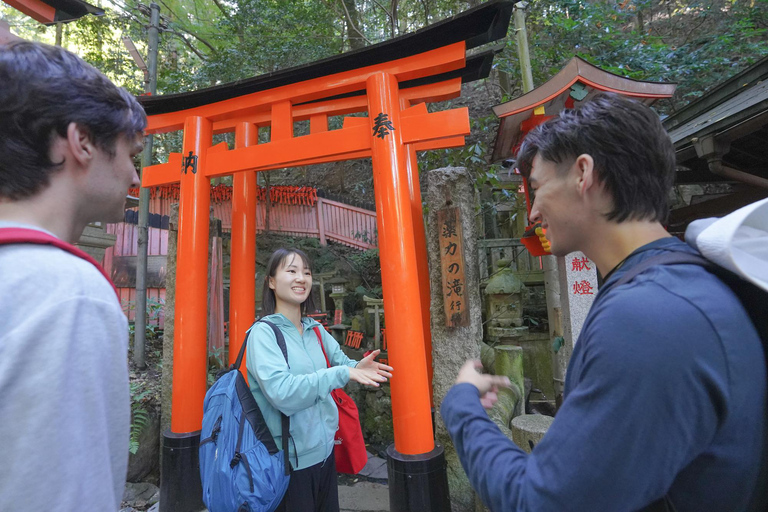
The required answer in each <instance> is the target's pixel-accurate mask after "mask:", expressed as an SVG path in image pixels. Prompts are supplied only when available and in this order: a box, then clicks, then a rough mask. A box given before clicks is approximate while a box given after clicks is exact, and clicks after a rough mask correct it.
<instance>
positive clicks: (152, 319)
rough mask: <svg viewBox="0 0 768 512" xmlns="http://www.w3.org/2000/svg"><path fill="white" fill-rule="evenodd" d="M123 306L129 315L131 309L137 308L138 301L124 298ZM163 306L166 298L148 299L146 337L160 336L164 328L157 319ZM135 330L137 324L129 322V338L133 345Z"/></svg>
mask: <svg viewBox="0 0 768 512" xmlns="http://www.w3.org/2000/svg"><path fill="white" fill-rule="evenodd" d="M122 307H123V312H124V313H125V314H126V316H127V315H128V313H129V312H130V311H133V310H135V309H136V301H133V300H131V301H126V300H123V303H122ZM163 308H165V299H155V298H150V299H147V316H146V322H147V325H146V334H145V335H144V337H145V339H147V340H153V339H156V338H158V337H159V336H160V334H161V332H162V330H161V329H160V327H159V326H158V325H157V319H158V318H159V317H160V313H161V312H162V311H163ZM135 332H136V325H135V324H134V323H133V322H129V324H128V339H129V340H130V345H131V346H133V339H134V334H135Z"/></svg>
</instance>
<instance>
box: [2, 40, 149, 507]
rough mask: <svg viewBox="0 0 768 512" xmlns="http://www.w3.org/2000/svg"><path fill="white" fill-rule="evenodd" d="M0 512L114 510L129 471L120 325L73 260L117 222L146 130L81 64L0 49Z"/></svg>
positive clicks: (51, 52) (113, 304)
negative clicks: (101, 225) (104, 225)
mask: <svg viewBox="0 0 768 512" xmlns="http://www.w3.org/2000/svg"><path fill="white" fill-rule="evenodd" d="M0 119H2V122H0V269H2V270H0V272H2V279H0V310H2V315H0V396H2V399H1V400H0V439H2V440H3V445H4V448H3V455H2V464H0V510H9V511H10V510H13V511H40V510H46V511H50V510H62V511H72V510H89V511H90V510H94V511H96V510H98V511H108V510H117V509H118V508H119V506H120V501H121V498H122V493H123V488H124V485H125V476H126V469H127V463H128V439H129V425H130V404H129V390H128V367H127V343H128V339H127V338H128V325H127V321H126V318H125V315H124V314H123V311H122V308H121V305H120V302H119V301H118V299H117V297H116V294H115V291H114V288H113V286H112V285H111V283H110V281H109V280H108V279H107V278H106V276H104V275H103V274H102V272H101V269H100V267H98V264H96V263H95V262H94V261H93V260H90V261H88V256H87V255H85V254H84V253H82V252H81V251H79V250H78V249H76V248H74V247H73V246H72V245H71V244H72V243H74V242H76V241H77V240H78V239H79V238H80V235H81V234H82V231H83V229H84V228H85V226H86V225H87V224H89V223H92V222H96V221H102V222H119V221H121V220H122V218H123V212H124V209H125V199H126V195H127V192H128V189H129V188H130V187H135V186H137V185H138V184H139V179H138V176H137V172H136V167H135V166H134V162H133V159H134V156H136V155H137V154H138V153H139V152H140V151H141V149H142V141H143V131H144V128H145V127H146V116H145V114H144V111H143V109H142V108H141V106H140V105H139V104H138V102H137V101H136V99H135V98H134V97H133V96H132V95H131V94H129V93H128V92H127V91H125V90H124V89H121V88H119V87H117V86H115V85H114V84H113V83H111V82H110V81H109V80H108V79H107V78H106V77H105V76H104V75H103V74H102V73H100V72H99V71H97V70H96V69H95V68H93V67H92V66H90V65H89V64H87V63H85V62H84V61H82V60H81V59H80V58H78V57H77V56H75V55H73V54H71V53H69V52H67V51H66V50H63V49H61V48H58V47H53V46H48V45H44V44H38V43H32V42H26V41H21V42H10V43H9V44H7V45H6V46H0Z"/></svg>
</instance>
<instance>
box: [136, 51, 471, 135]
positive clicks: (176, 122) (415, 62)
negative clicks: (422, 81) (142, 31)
mask: <svg viewBox="0 0 768 512" xmlns="http://www.w3.org/2000/svg"><path fill="white" fill-rule="evenodd" d="M464 65H465V44H464V42H463V41H461V42H458V43H454V44H451V45H447V46H443V47H441V48H437V49H435V50H430V51H428V52H424V53H420V54H418V55H412V56H409V57H404V58H402V59H397V60H393V61H389V62H386V63H383V64H376V65H373V66H366V67H362V68H358V69H354V70H350V71H345V72H342V73H336V74H333V75H329V76H324V77H319V78H314V79H312V80H307V81H304V82H299V83H295V84H289V85H285V86H282V87H277V88H274V89H269V90H265V91H259V92H255V93H252V94H248V95H246V96H240V97H237V98H231V99H228V100H224V101H220V102H216V103H212V104H209V105H202V106H199V107H195V108H191V109H186V110H180V111H177V112H169V113H166V114H157V115H154V116H151V117H150V118H149V119H148V125H147V130H146V131H147V133H166V132H169V131H176V130H180V129H182V127H183V126H184V121H185V120H186V119H187V118H188V117H191V116H200V117H204V118H207V119H210V120H211V121H213V122H214V123H215V122H218V121H223V120H225V119H229V118H232V117H241V116H242V114H243V113H244V112H257V111H258V110H259V109H260V108H264V106H266V105H271V104H274V103H277V102H279V101H283V100H290V101H291V103H292V104H298V103H304V102H308V101H313V100H318V99H322V98H324V97H329V96H335V95H339V94H345V93H349V92H354V91H358V90H362V89H365V83H366V80H367V79H368V77H370V76H372V75H374V74H377V73H381V72H387V73H390V74H393V75H395V76H396V77H397V79H398V80H399V81H404V80H412V79H416V78H422V77H426V76H431V75H436V74H440V73H445V72H448V71H453V70H455V69H460V68H462V67H464ZM266 110H269V109H268V108H267V109H266Z"/></svg>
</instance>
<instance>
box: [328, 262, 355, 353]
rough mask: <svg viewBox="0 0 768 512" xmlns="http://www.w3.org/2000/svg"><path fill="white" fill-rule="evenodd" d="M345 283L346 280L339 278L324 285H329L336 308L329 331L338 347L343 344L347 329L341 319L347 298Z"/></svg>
mask: <svg viewBox="0 0 768 512" xmlns="http://www.w3.org/2000/svg"><path fill="white" fill-rule="evenodd" d="M347 282H348V280H347V279H344V278H343V277H341V276H337V277H334V278H333V279H329V280H328V281H326V284H329V285H331V298H332V299H333V304H334V306H335V308H336V310H335V311H334V312H333V313H334V314H333V325H331V327H330V328H329V329H330V331H331V334H333V337H334V338H336V341H338V342H339V344H340V345H341V344H343V343H344V338H345V336H346V332H347V329H349V326H348V325H344V324H343V323H342V318H343V317H344V297H346V296H347V288H346V284H347Z"/></svg>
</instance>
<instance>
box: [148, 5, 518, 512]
mask: <svg viewBox="0 0 768 512" xmlns="http://www.w3.org/2000/svg"><path fill="white" fill-rule="evenodd" d="M511 7H512V4H511V3H509V2H494V3H490V4H485V5H483V6H481V7H479V8H475V9H472V10H470V11H467V12H466V13H464V14H462V15H460V16H457V17H455V18H452V19H450V20H447V21H445V22H441V23H438V24H436V25H433V26H432V27H429V28H427V29H424V30H422V31H419V32H416V33H414V34H411V35H407V36H403V37H401V38H398V39H395V40H393V41H389V42H387V43H381V44H379V45H375V46H372V47H370V48H366V49H364V50H362V51H357V52H352V53H350V54H345V55H342V56H339V57H335V58H332V59H326V60H325V61H320V62H318V63H314V64H310V65H307V66H303V67H300V68H294V69H292V70H286V71H285V72H280V73H276V74H272V75H267V76H264V77H256V78H254V79H250V80H246V81H242V82H239V83H236V84H229V85H226V86H220V87H215V88H212V89H209V90H204V91H196V92H194V93H186V94H181V95H174V96H168V97H153V98H142V102H143V103H144V105H145V108H146V109H147V113H148V114H149V124H148V128H147V131H148V132H149V133H165V132H169V131H176V130H180V129H183V130H184V137H183V146H182V153H181V154H171V155H170V157H169V159H168V163H165V164H159V165H155V166H151V167H147V168H145V169H144V172H143V176H142V186H144V187H149V186H156V185H163V184H168V183H180V189H181V195H180V199H179V236H178V261H177V271H176V272H177V278H176V304H175V323H174V362H173V398H172V417H171V433H170V436H171V437H173V438H174V439H178V438H183V437H184V436H188V437H190V438H194V436H195V434H196V433H197V431H199V429H200V427H201V424H202V414H203V409H202V404H203V398H204V396H205V392H206V386H207V372H206V370H207V367H206V366H207V352H206V351H207V344H206V332H207V329H206V325H205V323H206V318H207V272H206V270H205V269H207V268H208V261H207V258H208V246H207V245H208V225H209V220H208V219H209V205H210V199H209V197H210V196H209V191H210V180H211V178H213V177H216V176H224V175H232V176H233V220H232V263H231V265H232V267H231V280H230V282H231V287H232V288H231V292H230V293H231V298H230V311H231V315H230V329H229V332H230V333H231V337H230V349H229V350H230V360H233V358H234V356H235V355H236V354H237V351H238V350H239V348H240V343H241V341H240V339H241V336H242V335H243V333H244V332H245V330H246V329H247V328H248V327H249V326H250V324H251V323H252V322H253V320H254V293H253V290H254V275H255V268H254V265H255V263H254V262H255V256H256V255H255V245H256V244H255V236H256V229H255V203H256V196H255V189H256V176H255V173H256V172H263V171H269V170H271V169H278V168H284V167H292V166H304V165H310V164H316V163H324V162H332V161H341V160H349V159H354V158H364V157H371V158H372V162H373V179H374V189H375V192H374V193H375V199H376V210H377V227H378V235H379V249H380V261H381V267H382V288H383V295H384V312H385V315H386V316H387V318H390V319H392V321H390V322H389V323H388V325H387V337H388V340H389V343H388V349H389V362H390V364H391V365H392V366H393V367H394V368H395V372H394V373H395V376H394V377H393V378H392V380H391V391H392V412H393V420H394V434H395V442H394V447H393V448H392V447H391V448H392V449H391V450H390V455H391V457H390V458H391V459H393V458H394V459H397V457H398V456H402V457H401V460H400V461H399V462H398V461H397V460H395V463H394V466H393V462H392V460H390V473H391V474H392V473H393V472H394V473H395V474H394V479H395V480H397V478H399V477H398V475H400V474H402V475H403V476H402V485H401V487H402V488H400V489H398V488H397V487H398V484H397V483H396V482H392V481H391V482H390V491H391V492H390V495H391V496H392V501H393V503H392V507H393V508H392V509H393V510H444V509H445V508H444V507H445V506H446V505H447V501H446V500H447V489H441V487H443V488H444V487H445V485H444V481H445V472H444V464H442V463H434V464H432V465H433V466H434V468H435V471H427V472H426V474H425V472H424V471H423V470H422V469H423V465H424V463H425V462H426V463H427V465H428V466H429V464H430V461H432V460H440V461H441V460H443V459H442V448H441V447H436V446H435V443H434V435H433V428H432V410H431V406H432V404H431V360H432V355H431V339H430V330H429V281H428V279H429V277H428V272H427V258H426V241H425V236H424V225H423V217H422V211H421V196H420V192H419V184H418V167H417V163H416V151H424V150H431V149H440V148H449V147H457V146H462V145H463V144H464V136H465V135H468V134H469V131H470V126H469V113H468V110H467V109H466V108H459V109H453V110H447V111H442V112H433V113H430V112H428V111H427V107H426V102H434V101H443V100H446V99H450V98H454V97H457V96H458V95H459V94H460V90H461V83H462V80H464V81H469V80H472V79H475V78H478V77H482V76H485V75H487V72H488V70H489V69H490V63H491V61H492V58H493V55H492V52H485V53H482V54H478V55H476V56H473V57H472V58H471V59H467V58H466V57H465V54H466V50H467V48H468V47H471V46H477V45H479V44H483V43H486V42H489V41H492V40H495V39H499V38H501V37H504V36H505V35H506V29H507V25H508V22H509V17H510V13H511ZM364 112H367V116H364V117H345V118H344V120H343V126H342V128H341V129H337V130H330V129H329V125H328V119H329V117H330V116H344V115H347V114H351V113H364ZM306 120H308V121H309V125H310V129H309V134H308V135H303V136H299V137H297V136H295V134H294V124H295V123H296V122H300V121H306ZM259 127H269V133H270V138H269V142H265V143H257V136H256V134H257V130H258V128H259ZM232 131H234V132H235V138H236V144H235V148H234V149H230V148H229V147H228V146H227V144H226V143H221V144H218V145H215V146H213V145H212V142H211V141H212V136H213V134H216V133H224V132H232ZM198 442H199V438H198ZM393 454H394V456H393ZM398 463H399V464H400V465H399V466H398V465H397V464H398ZM414 463H415V464H417V465H419V464H421V466H419V467H420V468H422V469H418V470H417V471H416V473H421V475H420V476H419V475H416V473H414V474H412V475H407V473H408V472H409V471H410V470H409V469H408V468H409V467H410V466H409V465H410V464H414ZM163 471H164V474H165V469H164V470H163ZM431 473H434V474H431ZM441 474H442V476H440V475H441ZM406 475H407V476H408V478H405V476H406ZM414 476H416V479H415V481H416V483H413V482H414V478H413V477H414ZM392 478H393V477H392V476H391V480H392ZM420 479H421V480H420ZM435 479H437V480H439V481H435ZM181 480H183V479H181ZM413 485H421V486H422V487H423V488H424V489H423V492H422V491H419V492H418V493H414V492H410V491H408V487H409V486H413ZM443 491H445V492H444V496H442V494H443ZM416 495H421V497H420V498H414V496H416ZM414 499H415V500H416V501H414Z"/></svg>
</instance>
